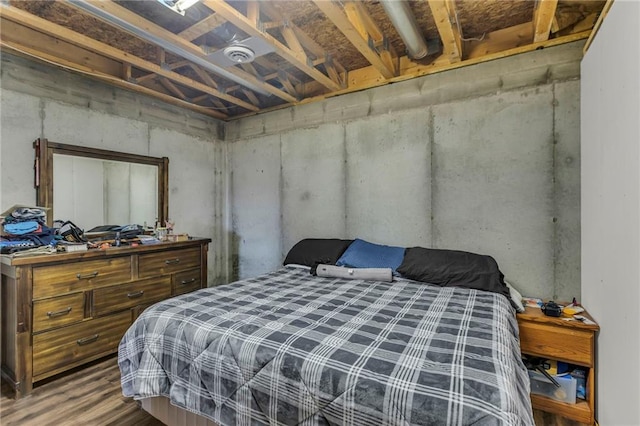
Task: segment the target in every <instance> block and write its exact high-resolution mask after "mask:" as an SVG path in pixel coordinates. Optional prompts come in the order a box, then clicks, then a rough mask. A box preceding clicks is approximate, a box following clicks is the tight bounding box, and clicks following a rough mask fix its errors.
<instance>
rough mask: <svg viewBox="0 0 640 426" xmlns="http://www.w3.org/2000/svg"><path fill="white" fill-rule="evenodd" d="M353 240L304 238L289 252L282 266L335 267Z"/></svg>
mask: <svg viewBox="0 0 640 426" xmlns="http://www.w3.org/2000/svg"><path fill="white" fill-rule="evenodd" d="M352 242H353V240H339V239H336V238H306V239H304V240H301V241H299V242H298V243H297V244H296V245H295V246H293V247H292V248H291V250H289V253H287V257H286V258H285V259H284V264H285V265H288V264H290V263H294V264H298V265H306V266H314V265H317V264H319V263H323V264H325V265H335V264H336V262H337V261H338V259H340V256H342V253H344V251H345V250H346V249H347V247H349V245H350V244H351V243H352Z"/></svg>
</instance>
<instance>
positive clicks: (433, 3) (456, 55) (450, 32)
mask: <svg viewBox="0 0 640 426" xmlns="http://www.w3.org/2000/svg"><path fill="white" fill-rule="evenodd" d="M455 7H456V4H455V2H454V1H452V0H429V8H430V9H431V13H432V14H433V19H434V20H435V22H436V27H438V33H439V34H440V39H441V40H442V45H443V50H444V55H445V56H446V57H447V58H449V61H450V62H452V63H454V62H460V61H461V60H462V40H461V37H460V32H459V31H458V26H457V19H458V18H457V16H456V15H457V14H456V9H455Z"/></svg>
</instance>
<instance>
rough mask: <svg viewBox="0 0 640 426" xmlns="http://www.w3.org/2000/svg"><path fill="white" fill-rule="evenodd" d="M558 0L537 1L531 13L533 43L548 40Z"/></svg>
mask: <svg viewBox="0 0 640 426" xmlns="http://www.w3.org/2000/svg"><path fill="white" fill-rule="evenodd" d="M557 7H558V0H537V1H536V6H535V10H534V12H533V28H534V30H533V42H534V43H538V42H540V41H545V40H548V39H549V34H550V33H551V24H552V23H553V18H554V17H555V15H556V8H557Z"/></svg>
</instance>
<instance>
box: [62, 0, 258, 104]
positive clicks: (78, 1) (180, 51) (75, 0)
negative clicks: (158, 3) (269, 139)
mask: <svg viewBox="0 0 640 426" xmlns="http://www.w3.org/2000/svg"><path fill="white" fill-rule="evenodd" d="M69 3H71V4H73V5H74V6H76V7H77V8H79V9H82V10H84V11H85V12H88V13H90V14H91V15H93V16H96V17H98V18H101V19H102V20H105V21H107V22H109V23H111V24H113V25H115V26H117V27H120V28H122V29H123V30H125V31H127V32H130V33H132V34H134V35H136V36H138V37H140V38H141V39H144V40H147V41H148V42H151V43H155V44H157V45H158V46H161V47H162V48H163V49H165V50H167V51H169V52H171V53H173V54H176V55H179V56H182V57H183V58H185V59H187V60H189V61H191V62H193V63H195V64H198V65H200V66H201V67H203V68H206V69H208V70H209V71H212V72H214V73H216V74H218V75H220V76H222V77H224V78H228V79H229V80H232V81H235V82H236V83H238V84H241V85H243V86H244V87H247V88H249V89H251V90H253V91H256V92H258V93H261V94H263V95H266V96H269V95H270V93H269V92H267V91H265V90H264V89H263V88H262V87H259V86H256V85H255V84H252V83H250V82H248V81H246V80H244V79H242V78H240V77H238V76H237V75H235V74H233V73H230V72H229V71H227V70H225V69H224V68H221V67H219V66H217V65H216V64H213V63H211V62H209V61H207V60H206V59H204V58H201V57H200V56H198V55H196V54H194V53H191V52H189V51H188V50H186V49H184V48H182V47H180V46H178V45H175V44H173V43H171V42H169V41H167V40H165V39H163V38H161V37H157V36H155V35H153V34H149V33H147V32H146V31H145V30H143V29H142V28H139V27H137V26H136V25H134V24H132V23H131V22H128V21H125V20H123V19H120V18H119V17H117V16H114V15H112V14H111V13H109V12H107V11H106V10H104V9H101V8H100V7H98V6H96V5H94V4H91V3H90V2H88V1H86V0H69Z"/></svg>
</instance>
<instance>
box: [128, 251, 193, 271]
mask: <svg viewBox="0 0 640 426" xmlns="http://www.w3.org/2000/svg"><path fill="white" fill-rule="evenodd" d="M138 262H139V266H138V276H139V277H140V278H147V277H155V276H158V275H163V274H171V273H173V272H178V271H184V270H187V269H193V268H199V267H200V249H199V248H192V249H183V250H172V251H166V252H160V253H152V254H144V255H141V256H140V259H139V261H138Z"/></svg>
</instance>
